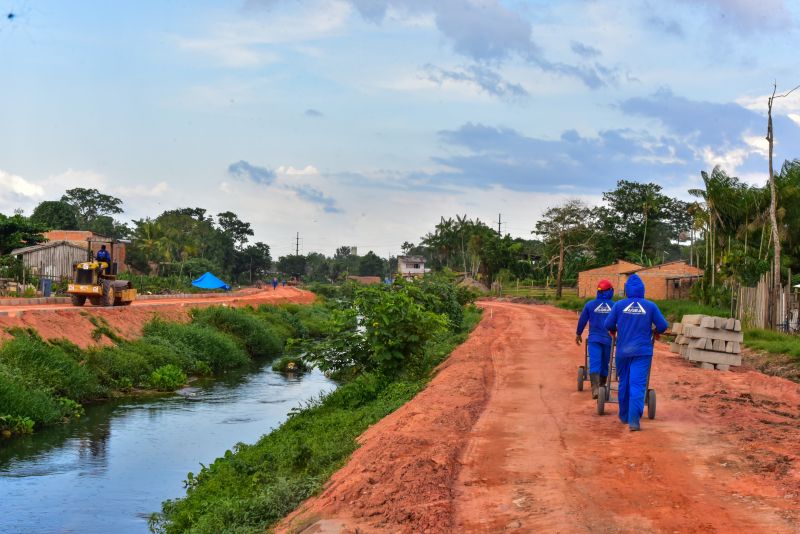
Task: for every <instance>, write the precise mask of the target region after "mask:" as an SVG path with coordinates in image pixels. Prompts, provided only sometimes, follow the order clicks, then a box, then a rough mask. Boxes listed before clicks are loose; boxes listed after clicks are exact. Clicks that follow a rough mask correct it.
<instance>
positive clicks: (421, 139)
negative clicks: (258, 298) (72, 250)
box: [0, 0, 800, 256]
mask: <svg viewBox="0 0 800 534" xmlns="http://www.w3.org/2000/svg"><path fill="white" fill-rule="evenodd" d="M0 10H1V11H0V12H1V13H2V14H3V17H2V19H0V50H2V53H3V55H2V57H3V59H4V66H5V75H4V76H3V78H2V79H3V83H2V84H0V97H1V98H0V117H2V127H0V211H3V212H6V213H7V212H10V211H11V210H13V209H15V208H21V209H24V210H26V211H27V212H28V213H29V212H30V210H31V209H32V208H33V207H34V206H35V205H36V204H37V203H38V202H40V201H41V200H45V199H51V198H57V197H59V196H60V195H61V193H62V192H63V190H64V189H66V188H68V187H76V186H84V187H98V188H99V189H101V190H103V191H106V192H109V193H111V194H115V195H117V196H119V197H121V198H122V199H123V200H124V201H125V207H126V217H128V218H139V217H143V216H146V215H157V214H158V213H160V212H161V211H163V210H164V209H169V208H173V207H179V206H202V207H205V208H207V209H209V210H210V211H211V212H213V213H217V212H220V211H225V210H232V211H234V212H236V213H238V214H239V215H240V217H242V218H243V219H245V220H247V221H250V222H252V223H253V225H254V228H255V230H256V238H257V239H259V240H262V241H265V242H267V243H268V244H270V245H271V246H272V247H273V250H274V253H275V254H274V255H276V256H277V255H281V254H285V253H288V252H289V251H291V249H292V248H291V247H292V246H293V242H294V236H295V232H300V233H301V236H302V238H303V250H304V251H311V250H317V251H321V252H326V253H330V252H332V251H333V249H334V248H335V247H336V246H338V245H341V244H350V245H356V246H358V247H359V248H360V249H361V250H363V251H366V250H368V249H374V250H375V251H376V252H378V253H379V254H382V255H388V254H392V253H394V254H396V253H398V252H399V247H400V244H401V243H402V242H403V241H405V240H410V241H416V240H418V238H419V237H420V235H422V234H423V233H424V232H426V231H427V230H429V229H430V228H431V227H432V226H433V225H434V224H435V223H436V222H437V221H438V218H439V216H440V215H446V216H450V215H455V214H456V213H461V214H463V213H467V214H469V215H470V216H472V217H480V218H481V219H483V220H496V218H497V214H498V213H503V219H504V220H505V221H507V223H508V224H507V226H506V230H508V231H509V232H511V233H512V234H514V235H522V236H527V235H529V232H530V229H531V228H533V226H534V224H535V221H536V219H537V217H538V216H539V214H540V213H541V212H542V211H543V210H544V209H545V208H546V207H547V206H550V205H553V204H556V203H558V202H560V201H562V200H564V199H566V198H569V197H578V198H583V199H585V200H586V201H587V202H590V203H595V202H598V201H599V199H600V197H601V193H602V192H603V191H604V190H608V189H609V188H611V187H613V185H614V183H615V182H616V181H617V180H618V179H633V180H641V181H656V182H658V183H659V184H661V185H662V186H663V187H664V188H665V189H666V190H667V191H668V192H670V193H671V194H675V195H685V191H686V189H688V188H690V187H694V186H696V185H697V183H698V177H699V173H700V171H701V170H704V169H705V170H710V169H711V168H712V167H713V166H714V165H717V164H719V165H722V166H723V168H725V169H726V170H727V171H728V172H730V173H733V174H736V175H738V176H740V177H741V178H742V179H745V180H747V181H749V182H752V183H762V182H763V181H764V180H765V179H766V158H765V153H766V151H765V143H764V141H763V137H764V133H765V126H766V118H765V110H766V95H767V93H768V92H769V91H770V89H771V84H772V82H773V80H777V83H778V87H779V90H780V89H784V90H785V89H790V88H791V87H793V86H795V85H797V84H800V74H798V73H797V69H796V65H797V62H796V50H795V47H794V46H793V43H796V42H797V38H798V24H799V23H800V9H799V8H798V3H796V2H788V1H783V0H762V1H760V2H750V1H748V0H697V1H694V0H693V1H690V0H676V1H673V2H657V1H633V0H631V1H605V0H571V1H562V2H546V1H499V0H438V1H430V0H240V1H236V2H233V1H231V2H222V1H215V2H210V1H208V2H201V1H191V2H190V1H181V2H148V1H137V2H100V1H97V2H91V1H84V2H80V3H66V2H56V1H51V2H26V1H21V0H0ZM9 15H11V16H10V17H9ZM775 121H776V122H775V127H776V134H775V135H776V140H777V147H776V150H777V158H776V159H777V160H778V162H780V161H782V160H783V159H785V158H795V157H800V91H799V92H798V93H795V94H794V95H792V96H791V97H790V98H786V99H783V100H780V101H778V103H777V104H776V119H775Z"/></svg>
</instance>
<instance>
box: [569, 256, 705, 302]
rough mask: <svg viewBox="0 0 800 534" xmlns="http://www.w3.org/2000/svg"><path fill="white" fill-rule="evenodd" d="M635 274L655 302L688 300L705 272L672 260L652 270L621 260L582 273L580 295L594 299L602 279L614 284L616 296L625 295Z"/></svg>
mask: <svg viewBox="0 0 800 534" xmlns="http://www.w3.org/2000/svg"><path fill="white" fill-rule="evenodd" d="M634 273H636V274H638V275H639V277H640V278H641V279H642V282H644V288H645V296H646V297H647V298H649V299H653V300H664V299H683V298H688V297H689V292H690V290H691V288H692V286H693V285H694V284H695V283H696V282H697V281H698V280H700V279H701V278H702V277H703V269H700V268H698V267H694V266H692V265H689V264H687V263H686V261H685V260H677V261H670V262H667V263H662V264H660V265H653V266H652V267H642V266H641V265H637V264H635V263H631V262H628V261H624V260H618V261H617V262H615V263H613V264H611V265H606V266H603V267H597V268H596V269H589V270H587V271H582V272H580V273H579V274H578V296H579V297H582V298H591V297H594V295H595V294H596V292H597V282H599V281H600V280H602V279H603V278H605V279H607V280H609V281H610V282H611V283H612V284H613V286H614V292H615V293H616V294H617V295H620V296H623V295H624V292H625V282H626V281H627V280H628V277H629V276H630V275H632V274H634Z"/></svg>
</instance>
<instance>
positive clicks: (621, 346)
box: [605, 274, 669, 431]
mask: <svg viewBox="0 0 800 534" xmlns="http://www.w3.org/2000/svg"><path fill="white" fill-rule="evenodd" d="M625 296H626V297H627V298H625V299H623V300H620V301H619V302H617V303H616V304H615V305H614V307H613V308H612V310H611V313H609V314H608V317H607V318H606V322H605V327H606V329H607V330H609V331H611V333H612V334H614V333H616V335H617V351H616V362H617V373H618V374H619V419H620V421H622V422H623V424H627V425H628V426H629V427H630V429H631V430H633V431H635V430H639V429H640V426H639V420H640V419H641V418H642V413H643V412H644V396H645V394H646V393H647V391H646V390H647V377H648V375H649V374H650V364H651V363H652V361H653V337H654V336H658V335H659V334H661V333H662V332H664V330H666V329H667V327H668V326H669V323H667V320H666V319H664V316H663V315H662V314H661V310H659V309H658V306H656V304H655V303H654V302H651V301H649V300H647V299H645V298H644V283H643V282H642V279H641V278H639V276H637V275H636V274H633V275H631V277H630V278H628V281H627V282H625ZM653 330H655V333H654V332H653Z"/></svg>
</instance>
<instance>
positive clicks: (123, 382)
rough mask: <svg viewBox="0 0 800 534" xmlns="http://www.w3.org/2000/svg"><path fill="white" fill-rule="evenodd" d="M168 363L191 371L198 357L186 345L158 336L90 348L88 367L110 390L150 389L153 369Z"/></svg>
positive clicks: (87, 354)
mask: <svg viewBox="0 0 800 534" xmlns="http://www.w3.org/2000/svg"><path fill="white" fill-rule="evenodd" d="M168 364H172V365H174V366H175V367H177V368H179V369H185V370H187V371H191V370H192V369H194V367H195V359H194V358H193V357H192V354H191V353H190V352H189V349H188V348H187V347H186V346H184V345H181V344H179V343H172V342H171V341H169V340H166V339H162V338H158V337H146V338H142V339H140V340H137V341H131V342H125V343H121V344H119V345H117V346H114V347H96V348H91V349H88V350H87V351H86V366H87V367H89V368H91V369H92V370H93V371H94V372H95V373H96V374H97V376H98V377H99V378H100V380H101V381H102V383H103V384H104V385H105V386H107V387H108V388H109V389H129V388H130V387H131V385H132V386H133V387H140V388H148V387H150V377H151V374H152V373H153V371H155V370H156V369H158V368H159V367H163V366H165V365H168Z"/></svg>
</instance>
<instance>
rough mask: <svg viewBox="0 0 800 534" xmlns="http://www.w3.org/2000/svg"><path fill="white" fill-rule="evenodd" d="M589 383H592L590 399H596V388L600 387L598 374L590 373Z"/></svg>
mask: <svg viewBox="0 0 800 534" xmlns="http://www.w3.org/2000/svg"><path fill="white" fill-rule="evenodd" d="M589 382H591V383H592V398H593V399H596V398H597V388H598V387H599V386H600V373H590V374H589Z"/></svg>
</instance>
